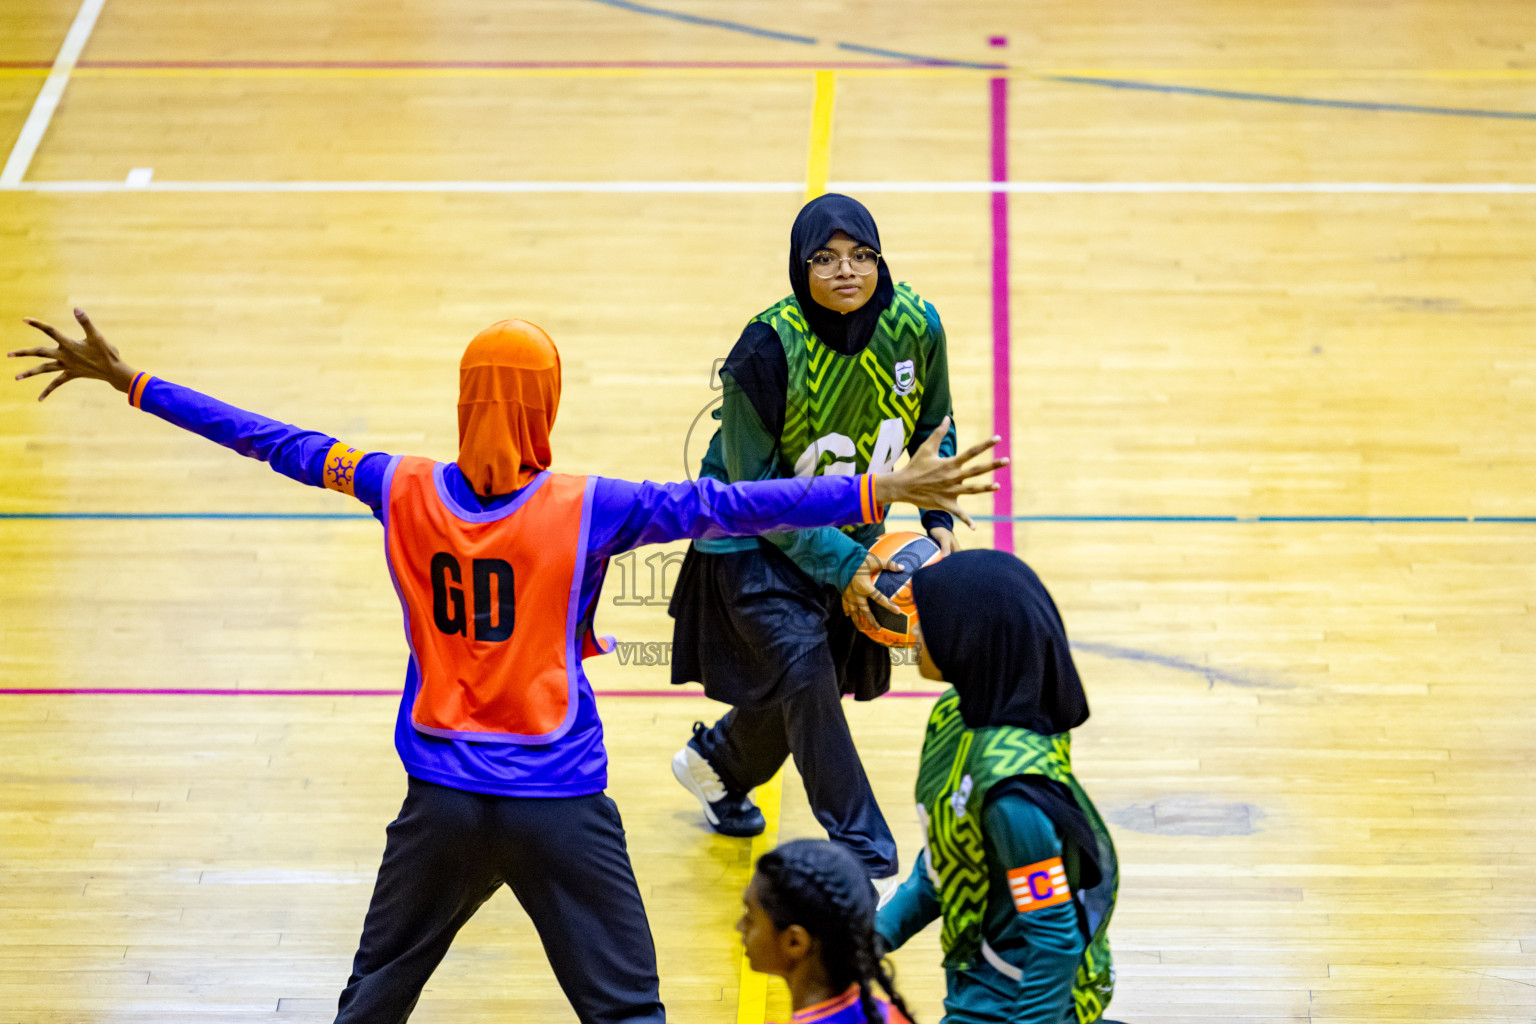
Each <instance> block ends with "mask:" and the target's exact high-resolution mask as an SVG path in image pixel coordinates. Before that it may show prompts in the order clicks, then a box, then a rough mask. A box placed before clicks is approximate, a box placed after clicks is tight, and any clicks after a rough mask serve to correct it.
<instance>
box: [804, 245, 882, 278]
mask: <svg viewBox="0 0 1536 1024" xmlns="http://www.w3.org/2000/svg"><path fill="white" fill-rule="evenodd" d="M805 262H807V263H809V264H810V265H811V273H813V274H815V275H816V276H817V277H836V276H837V274H838V272H839V271H840V270H842V268H843V264H844V263H847V264H848V266H849V267H850V268H852V270H853V272H854V273H855V274H858V275H859V276H860V277H868V276H869V275H870V274H873V273H874V272H875V268H876V267H878V266H879V265H880V254H879V253H877V252H875V250H873V249H867V248H866V249H855V250H853V252H851V253H849V254H848V255H847V256H839V255H838V254H837V253H835V252H833V251H832V250H831V249H822V250H820V251H819V252H816V253H814V254H812V256H811V258H810V259H808V260H806V261H805Z"/></svg>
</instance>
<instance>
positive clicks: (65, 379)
mask: <svg viewBox="0 0 1536 1024" xmlns="http://www.w3.org/2000/svg"><path fill="white" fill-rule="evenodd" d="M74 379H75V376H74V374H72V373H70V372H68V371H67V370H66V371H65V372H64V373H61V374H59V375H58V376H57V377H55V378H53V380H51V381H49V382H48V386H47V387H45V388H43V393H42V394H40V395H38V396H37V400H38V401H39V402H41V401H42V400H43V399H45V398H47V397H48V396H49V395H51V394H53V393H54V391H56V390H58V387H59V385H61V384H67V383H69V382H70V381H72V380H74Z"/></svg>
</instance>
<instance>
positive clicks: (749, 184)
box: [0, 181, 1536, 195]
mask: <svg viewBox="0 0 1536 1024" xmlns="http://www.w3.org/2000/svg"><path fill="white" fill-rule="evenodd" d="M827 187H828V188H829V189H830V190H831V191H833V192H911V193H927V194H938V193H966V192H1019V193H1036V194H1044V195H1055V194H1062V195H1067V194H1078V193H1081V194H1090V195H1144V194H1145V195H1191V194H1213V195H1233V194H1266V193H1269V194H1300V195H1373V194H1379V195H1533V194H1536V183H1525V182H1516V183H1510V182H1497V181H1490V182H1476V181H1461V182H1455V181H1452V182H1396V181H1086V182H1085V181H1006V182H991V181H832V182H828V183H827ZM804 189H805V182H803V181H151V182H147V183H143V184H137V183H133V184H130V183H128V182H125V181H25V182H14V183H5V182H0V191H15V192H128V191H132V192H256V193H262V192H439V193H440V192H522V193H553V192H569V193H610V194H639V193H678V194H711V193H720V194H764V193H774V192H802V191H804Z"/></svg>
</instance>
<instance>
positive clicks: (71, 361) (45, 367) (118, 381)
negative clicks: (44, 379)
mask: <svg viewBox="0 0 1536 1024" xmlns="http://www.w3.org/2000/svg"><path fill="white" fill-rule="evenodd" d="M75 319H76V320H78V321H79V322H80V326H81V327H83V328H84V329H85V337H84V338H81V339H79V340H76V339H74V338H68V337H65V336H64V334H63V333H62V332H60V331H59V329H58V328H56V327H54V326H53V325H51V324H45V323H43V322H42V321H41V320H34V319H32V318H31V317H25V318H23V320H22V322H23V323H25V324H27V325H28V326H29V327H35V328H37V329H38V330H39V331H42V332H43V333H44V334H46V335H48V337H50V338H52V339H53V340H54V342H56V344H55V345H54V346H51V347H50V346H48V345H40V346H38V347H37V348H23V349H18V350H16V351H15V352H11V353H9V355H10V357H11V358H12V359H25V358H29V357H30V358H35V359H42V360H44V362H41V363H38V364H37V365H36V366H34V367H32V368H31V369H28V370H23V371H21V372H20V373H18V374H17V375H16V379H17V380H25V379H26V378H28V377H35V376H37V375H38V374H40V373H56V374H58V376H57V377H55V378H53V380H51V381H49V382H48V386H47V387H45V388H43V393H42V394H40V395H38V396H37V400H38V401H39V402H41V401H42V400H43V399H45V398H47V397H48V396H49V395H51V394H53V392H54V391H55V390H56V389H57V388H58V387H59V386H60V385H62V384H68V383H69V382H70V381H72V380H104V381H106V382H107V383H108V384H110V385H112V386H113V387H114V388H116V389H117V390H119V391H123V392H126V391H127V390H128V387H129V385H130V384H132V383H133V378H134V373H135V371H134V369H133V368H132V367H131V366H129V365H128V364H127V363H125V362H123V360H122V358H121V357H120V356H119V355H118V354H117V348H116V346H114V345H112V344H111V343H110V342H108V341H107V339H106V338H103V337H102V336H101V334H100V333H99V332H98V331H97V330H96V327H95V325H94V324H92V323H91V318H90V317H88V316H86V315H85V310H83V309H77V310H75Z"/></svg>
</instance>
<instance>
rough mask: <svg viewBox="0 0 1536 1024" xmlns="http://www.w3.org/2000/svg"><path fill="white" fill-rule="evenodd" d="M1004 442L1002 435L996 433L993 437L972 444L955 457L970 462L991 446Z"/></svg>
mask: <svg viewBox="0 0 1536 1024" xmlns="http://www.w3.org/2000/svg"><path fill="white" fill-rule="evenodd" d="M1002 442H1003V439H1002V438H1001V437H998V436H997V435H996V434H993V435H992V436H991V437H989V438H987V439H986V440H985V441H981V442H979V443H977V444H973V445H971V446H970V447H969V448H967V449H966V450H965V451H963V452H961V453H960V454H959V455H956V456H955V458H957V459H959V460H960V461H961V462H970V461H971V460H972V459H974V458H975V457H976V456H978V455H980V454H981V453H982V452H984V451H986V450H988V449H989V448H995V447H997V446H998V445H999V444H1002ZM1006 461H1007V460H1004V462H1005V463H1006Z"/></svg>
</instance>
